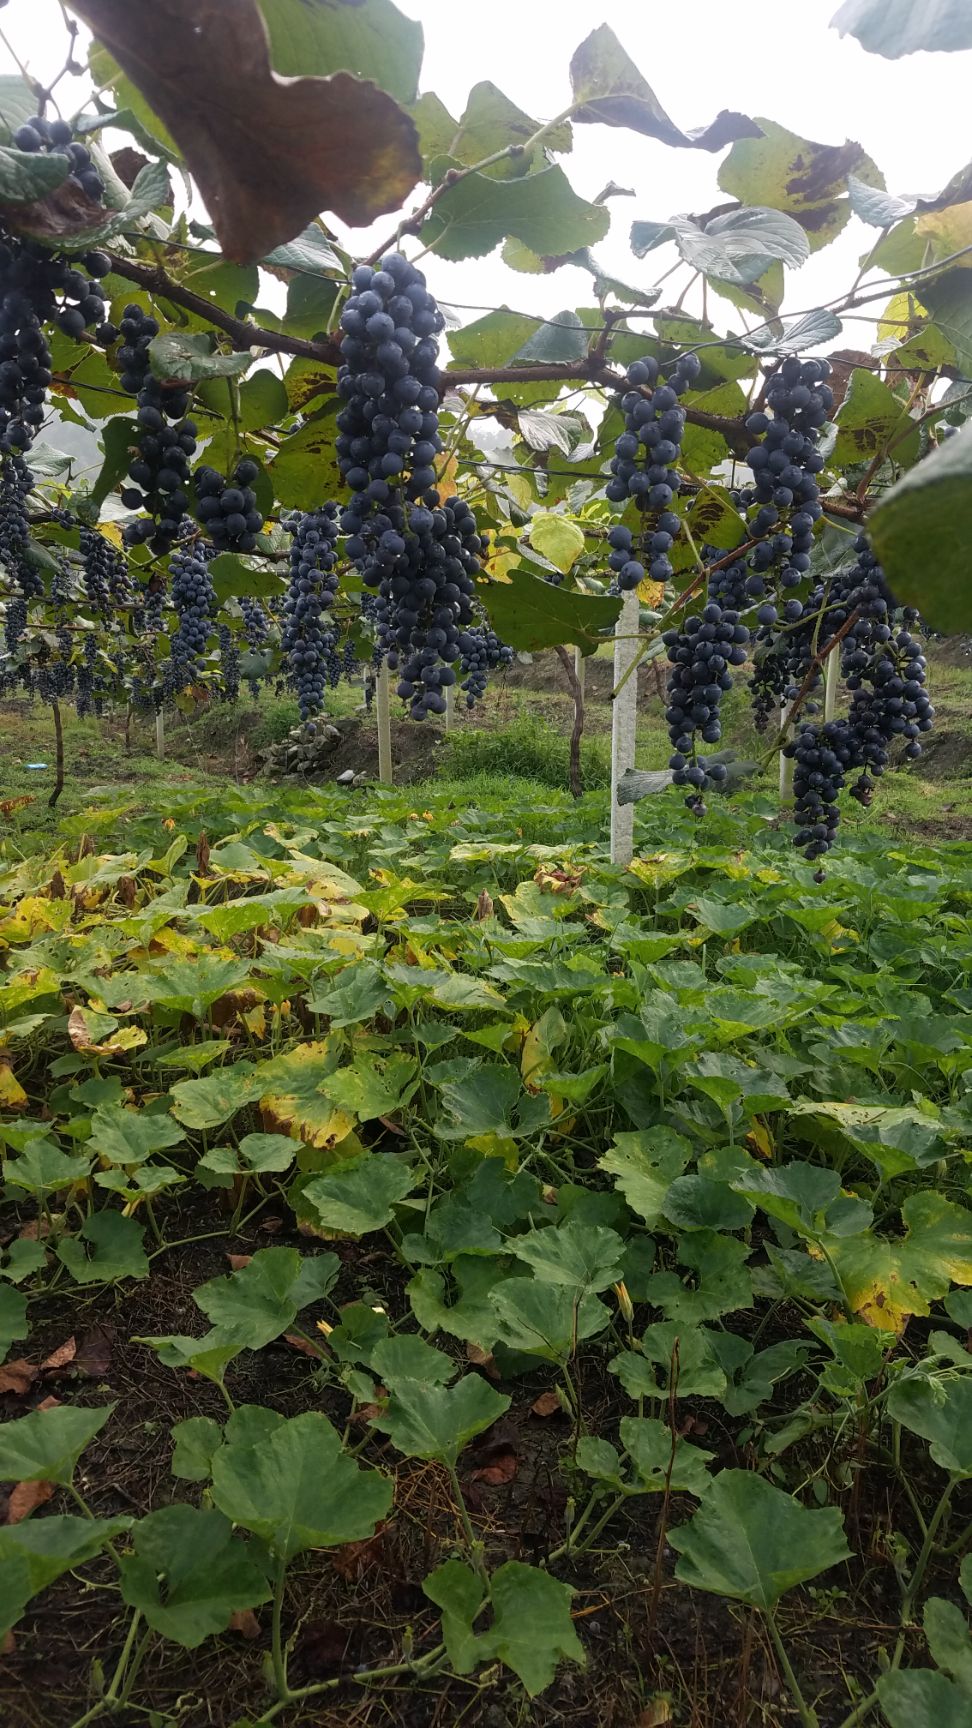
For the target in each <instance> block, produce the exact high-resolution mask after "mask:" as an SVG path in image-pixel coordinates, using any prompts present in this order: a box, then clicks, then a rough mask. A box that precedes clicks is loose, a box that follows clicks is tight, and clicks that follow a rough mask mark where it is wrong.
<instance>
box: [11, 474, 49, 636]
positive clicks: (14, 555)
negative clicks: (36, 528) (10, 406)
mask: <svg viewBox="0 0 972 1728" xmlns="http://www.w3.org/2000/svg"><path fill="white" fill-rule="evenodd" d="M32 485H33V480H32V479H31V474H30V469H29V468H28V467H27V464H26V462H24V460H23V458H22V457H20V456H5V457H4V458H3V459H2V461H0V564H2V565H3V568H4V570H5V571H6V575H7V596H6V601H5V605H4V614H3V636H4V643H5V646H6V648H7V649H8V651H9V652H11V653H12V652H13V650H14V649H15V648H16V646H17V643H18V642H19V641H20V639H21V637H22V636H23V633H24V630H25V629H26V627H27V606H28V602H29V601H31V600H37V599H40V598H41V597H42V596H43V593H44V584H43V581H42V580H41V577H40V575H39V573H38V571H37V570H35V569H34V566H33V565H32V564H31V562H30V558H29V556H28V554H29V550H30V526H29V523H28V520H27V495H28V493H29V492H30V489H31V486H32Z"/></svg>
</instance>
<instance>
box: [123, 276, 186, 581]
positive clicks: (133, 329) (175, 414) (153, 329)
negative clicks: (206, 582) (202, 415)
mask: <svg viewBox="0 0 972 1728" xmlns="http://www.w3.org/2000/svg"><path fill="white" fill-rule="evenodd" d="M119 333H120V335H121V336H122V338H123V341H122V346H121V347H120V348H119V350H118V363H119V365H120V366H121V369H122V370H121V385H122V389H123V390H127V391H128V392H129V394H131V395H133V396H135V397H136V400H137V402H138V413H137V415H136V421H137V424H138V454H137V456H136V457H135V458H134V460H133V461H132V462H131V463H130V464H129V469H128V477H129V479H130V480H132V481H133V482H134V484H133V485H132V486H126V487H123V488H122V494H121V500H122V503H123V504H124V505H125V506H126V507H127V508H128V509H129V510H146V511H147V512H148V515H147V516H145V517H141V518H139V519H138V520H137V521H135V522H130V523H129V524H128V525H127V527H126V529H125V540H126V544H128V545H130V546H137V545H139V544H140V543H141V542H142V541H144V540H149V541H150V542H151V547H152V551H153V552H156V553H164V552H168V551H169V549H170V547H171V545H172V542H173V540H175V539H176V537H177V535H178V534H179V531H180V528H181V526H182V519H183V516H184V515H185V512H186V509H187V507H188V504H189V458H190V456H192V455H193V453H194V452H195V449H196V430H197V428H196V424H195V421H193V420H187V419H186V418H185V414H186V410H187V409H188V407H189V393H188V391H187V390H185V389H183V388H182V387H181V386H179V385H176V386H173V387H169V386H166V385H164V384H163V383H162V382H161V380H160V379H158V378H156V377H155V375H154V373H153V372H152V370H151V364H150V360H149V346H150V344H151V342H152V340H153V338H154V337H156V336H157V335H158V333H159V326H158V323H157V321H156V320H155V319H154V318H152V317H150V316H149V315H148V314H147V313H146V312H143V310H142V308H141V307H140V306H138V305H136V304H134V302H133V303H132V305H130V306H126V307H125V311H124V315H123V317H122V321H121V324H120V326H119ZM170 421H171V422H173V424H171V425H170V424H169V422H170Z"/></svg>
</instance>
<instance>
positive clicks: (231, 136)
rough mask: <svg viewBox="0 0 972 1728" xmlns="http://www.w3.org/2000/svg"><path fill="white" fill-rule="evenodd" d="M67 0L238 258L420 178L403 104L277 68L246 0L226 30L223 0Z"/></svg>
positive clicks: (346, 78) (392, 194)
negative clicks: (148, 1) (155, 121)
mask: <svg viewBox="0 0 972 1728" xmlns="http://www.w3.org/2000/svg"><path fill="white" fill-rule="evenodd" d="M72 3H73V6H74V10H75V11H76V12H77V13H79V14H80V16H81V17H82V18H83V19H84V20H85V23H87V24H88V25H90V27H91V29H92V30H93V31H94V33H95V35H96V36H97V37H98V38H99V39H100V40H101V41H102V42H103V43H104V44H105V46H106V47H107V48H109V49H110V50H111V52H112V54H114V56H115V59H116V60H117V61H118V62H119V64H120V65H121V67H122V68H123V70H124V71H125V72H127V74H128V76H129V77H130V78H131V79H132V80H133V81H134V83H136V84H137V85H138V88H139V89H140V90H141V92H142V94H143V95H144V96H145V98H146V100H147V101H148V102H149V103H150V104H151V106H152V108H153V109H154V110H155V112H156V114H158V116H159V118H160V119H161V120H163V121H164V122H165V125H166V126H167V127H168V129H169V131H170V132H171V134H172V136H173V138H174V139H175V141H176V143H177V144H178V146H179V148H180V150H181V151H182V153H183V155H184V156H185V159H186V161H187V163H188V165H189V168H190V170H191V172H192V175H193V178H194V180H195V181H196V183H197V185H198V187H199V192H200V195H201V197H202V200H203V203H204V204H205V205H206V208H207V210H208V211H209V214H210V216H211V217H212V221H213V226H214V228H215V229H216V234H217V238H218V240H219V243H220V246H221V248H222V250H223V252H224V254H225V255H226V257H227V258H230V259H233V260H234V261H235V262H236V263H240V264H249V263H254V262H255V261H256V260H257V259H259V258H262V257H264V256H265V255H266V253H267V252H270V251H272V249H273V248H274V247H275V246H278V245H280V244H281V243H282V242H283V241H285V240H290V239H292V238H293V236H294V235H295V234H299V233H300V232H301V230H302V229H303V228H306V226H307V224H308V223H309V222H310V221H311V220H312V219H313V218H314V217H315V216H317V215H318V214H319V213H320V211H322V210H333V211H334V213H335V214H336V215H338V216H340V217H341V219H342V220H343V221H345V222H348V223H350V225H351V226H352V227H355V228H358V227H361V228H363V227H367V225H368V224H369V223H370V222H373V221H374V220H375V217H376V216H381V215H383V214H384V213H385V212H386V211H390V210H397V209H398V208H399V206H400V205H401V204H402V202H403V200H404V199H405V198H406V197H407V196H408V194H409V192H410V191H411V190H412V187H413V186H414V185H415V183H416V181H417V180H418V179H419V177H420V175H421V172H422V158H421V155H420V153H419V149H418V133H417V131H416V127H415V125H414V122H413V121H412V120H411V119H410V118H409V116H408V115H407V114H406V113H405V111H404V109H402V108H400V107H399V106H398V103H397V102H395V100H394V99H393V98H392V97H391V96H389V95H388V94H387V93H386V92H385V91H384V90H379V89H378V87H377V86H376V85H374V84H368V83H365V82H364V81H363V80H362V79H359V78H354V77H352V76H351V74H350V73H348V72H337V73H335V74H334V76H333V77H331V78H282V77H280V76H279V74H277V73H276V72H274V71H273V69H272V66H271V64H270V50H269V44H268V39H267V32H266V27H265V25H264V22H263V19H262V17H261V15H260V12H259V10H258V7H257V5H256V0H234V3H233V7H232V14H233V17H232V30H231V34H230V35H229V36H228V35H227V28H228V27H227V8H226V4H225V0H153V4H152V5H151V6H146V5H141V6H133V5H132V3H131V0H72ZM230 47H231V50H232V51H231V52H229V51H228V48H230ZM254 138H259V140H260V148H259V150H254V148H253V140H254ZM241 162H245V163H246V165H247V168H246V173H245V174H241V173H240V163H241Z"/></svg>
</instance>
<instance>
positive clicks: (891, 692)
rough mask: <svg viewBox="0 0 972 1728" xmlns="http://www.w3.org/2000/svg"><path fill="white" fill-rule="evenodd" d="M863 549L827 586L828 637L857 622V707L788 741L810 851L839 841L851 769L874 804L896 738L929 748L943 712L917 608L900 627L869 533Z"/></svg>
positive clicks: (853, 661)
mask: <svg viewBox="0 0 972 1728" xmlns="http://www.w3.org/2000/svg"><path fill="white" fill-rule="evenodd" d="M856 554H857V556H856V560H855V562H854V563H853V564H852V565H850V566H847V567H845V568H844V569H843V570H841V571H838V572H836V573H835V575H834V576H833V577H832V578H831V579H830V581H829V582H828V584H827V585H826V594H824V593H823V586H822V585H821V586H820V604H821V607H822V609H823V620H822V627H821V639H822V640H827V639H828V638H830V637H832V636H833V635H834V634H836V632H837V631H838V630H839V629H841V628H842V627H844V626H847V625H848V624H849V628H846V629H845V634H844V636H843V639H842V641H841V644H840V653H841V667H842V672H843V674H844V680H845V683H846V685H847V688H848V690H849V691H850V692H851V705H850V712H849V714H848V715H847V717H846V719H839V720H834V721H830V722H829V723H828V724H827V725H825V726H819V725H816V724H814V723H812V722H811V723H807V724H804V725H802V726H801V727H800V730H799V732H798V733H797V736H796V737H795V738H794V739H792V740H791V741H790V743H789V744H788V745H787V746H786V747H785V754H787V755H789V756H791V757H793V758H794V761H795V764H796V765H795V768H794V800H795V804H796V821H797V834H796V844H797V846H799V847H801V848H802V849H803V850H804V851H805V852H806V854H807V857H808V858H820V857H822V856H823V854H824V853H825V852H827V851H829V849H830V847H831V846H832V845H833V842H834V837H835V835H836V832H837V824H838V821H839V809H838V803H837V800H838V796H839V793H840V791H841V788H842V786H843V785H844V782H845V780H846V778H847V775H848V774H849V773H851V772H853V771H855V770H859V771H860V772H859V775H858V779H857V780H856V781H855V783H854V785H853V786H852V787H851V796H852V797H853V798H856V799H857V801H858V803H860V804H862V805H864V806H865V807H866V806H867V805H869V804H870V802H871V799H872V797H873V795H874V783H875V781H876V780H878V779H880V777H881V775H882V774H883V773H884V770H885V768H886V767H887V766H888V763H889V762H890V760H891V752H892V748H893V746H894V742H895V740H896V739H900V740H901V741H902V743H903V744H904V755H905V758H906V759H907V760H908V761H914V760H915V759H916V758H917V757H918V756H920V755H921V743H920V739H921V735H922V734H923V733H925V732H928V731H930V730H931V727H932V724H933V721H934V717H935V710H934V708H933V707H932V704H931V702H930V700H929V697H928V692H927V689H926V670H927V668H926V661H925V656H924V654H923V652H922V648H921V643H920V642H919V640H918V638H917V637H916V636H915V635H914V634H913V633H912V630H911V629H910V628H908V625H909V624H911V623H913V622H914V620H915V614H914V612H913V611H911V610H908V611H906V612H905V613H904V614H903V617H904V622H903V623H902V624H901V625H899V626H898V627H897V628H895V626H894V625H893V624H892V623H891V622H890V618H891V615H892V613H893V612H894V611H895V602H894V598H893V596H892V594H891V593H890V591H889V589H888V586H887V582H886V580H885V577H884V572H883V570H882V569H881V566H880V564H879V563H878V561H877V558H876V557H875V554H874V552H873V551H872V550H871V546H870V543H869V541H868V539H867V536H866V535H865V534H861V535H859V536H858V539H857V542H856ZM814 597H815V598H816V597H817V590H815V596H814ZM836 651H837V650H834V652H836Z"/></svg>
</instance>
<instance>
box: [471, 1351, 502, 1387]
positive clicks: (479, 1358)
mask: <svg viewBox="0 0 972 1728" xmlns="http://www.w3.org/2000/svg"><path fill="white" fill-rule="evenodd" d="M466 1361H467V1362H471V1363H472V1364H473V1366H474V1367H475V1368H481V1369H482V1371H483V1373H484V1374H485V1375H486V1378H487V1379H488V1380H500V1379H502V1375H501V1374H500V1371H499V1369H498V1368H497V1366H496V1363H495V1361H494V1360H493V1355H492V1352H491V1351H489V1350H484V1349H483V1348H482V1346H481V1345H480V1344H467V1345H466Z"/></svg>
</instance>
